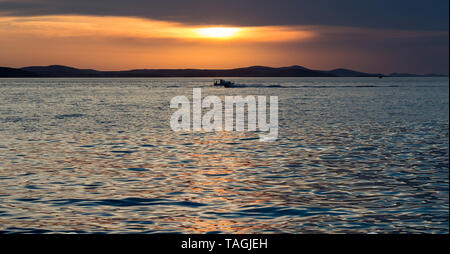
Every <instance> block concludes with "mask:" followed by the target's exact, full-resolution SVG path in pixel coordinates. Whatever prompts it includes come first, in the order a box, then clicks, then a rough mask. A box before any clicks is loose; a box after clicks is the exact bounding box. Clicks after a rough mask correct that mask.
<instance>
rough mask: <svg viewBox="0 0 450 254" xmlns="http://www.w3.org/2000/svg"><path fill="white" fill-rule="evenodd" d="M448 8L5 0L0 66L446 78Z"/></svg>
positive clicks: (296, 0) (258, 1) (436, 3)
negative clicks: (262, 68)
mask: <svg viewBox="0 0 450 254" xmlns="http://www.w3.org/2000/svg"><path fill="white" fill-rule="evenodd" d="M448 12H449V1H448V0H431V1H422V0H410V1H405V0H397V1H386V0H381V1H360V0H345V1H342V0H340V1H334V0H333V1H331V0H316V1H302V0H279V1H269V0H247V1H244V0H240V1H238V0H227V1H212V0H192V1H175V0H152V1H138V0H127V1H118V0H108V1H106V0H100V1H88V0H78V1H67V0H0V34H1V35H0V66H8V67H24V66H31V65H52V64H62V65H68V66H73V67H78V68H94V69H99V70H125V69H140V68H207V69H211V68H234V67H244V66H251V65H266V66H274V67H279V66H289V65H302V66H305V67H308V68H312V69H323V70H328V69H334V68H338V67H339V68H340V67H342V68H350V69H355V70H359V71H365V72H381V73H392V72H409V73H418V74H422V73H441V74H448V68H449V47H448V43H449V32H448V29H449V23H448V18H449V17H448Z"/></svg>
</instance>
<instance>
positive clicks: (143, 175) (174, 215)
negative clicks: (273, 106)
mask: <svg viewBox="0 0 450 254" xmlns="http://www.w3.org/2000/svg"><path fill="white" fill-rule="evenodd" d="M234 80H235V81H236V82H238V83H242V84H247V87H244V88H234V89H224V88H213V87H211V82H212V80H211V79H201V78H199V79H188V78H183V79H0V186H1V187H0V231H1V232H8V233H15V232H20V233H25V232H31V233H47V232H48V233H53V232H58V233H61V232H62V233H64V232H79V233H97V232H104V233H122V232H131V233H396V232H409V233H418V232H420V233H448V232H449V210H448V209H449V205H448V204H449V192H448V191H449V182H448V177H449V174H448V170H449V133H448V127H449V126H448V124H449V98H448V96H449V80H448V78H385V79H376V78H339V79H337V78H283V79H279V78H258V79H234ZM194 87H201V88H203V89H202V92H203V95H204V96H206V95H217V96H224V95H243V96H244V95H267V96H269V95H275V96H279V138H278V140H277V141H275V142H259V139H258V133H255V132H211V133H206V132H200V133H198V132H197V133H174V132H172V130H171V129H170V127H169V119H170V116H171V114H172V113H173V112H174V110H173V109H170V108H169V101H170V99H171V98H172V97H173V96H176V95H187V96H192V88H194Z"/></svg>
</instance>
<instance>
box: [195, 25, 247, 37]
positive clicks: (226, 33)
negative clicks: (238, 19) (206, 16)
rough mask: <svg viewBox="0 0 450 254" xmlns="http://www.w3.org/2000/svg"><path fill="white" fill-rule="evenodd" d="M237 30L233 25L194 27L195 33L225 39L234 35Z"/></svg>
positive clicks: (200, 35)
mask: <svg viewBox="0 0 450 254" xmlns="http://www.w3.org/2000/svg"><path fill="white" fill-rule="evenodd" d="M239 30H240V29H239V28H233V27H208V28H198V29H195V33H196V34H197V35H198V36H199V37H204V38H216V39H227V38H231V37H233V36H235V35H236V34H237V33H238V32H239Z"/></svg>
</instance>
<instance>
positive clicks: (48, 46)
mask: <svg viewBox="0 0 450 254" xmlns="http://www.w3.org/2000/svg"><path fill="white" fill-rule="evenodd" d="M0 33H1V34H2V36H1V37H0V46H1V47H2V48H4V49H5V48H6V50H2V51H0V66H9V67H23V66H30V65H51V64H62V65H69V66H73V67H78V68H94V69H100V70H123V69H134V68H186V67H188V68H232V67H242V66H250V65H263V64H264V65H270V66H274V65H278V66H282V65H285V64H291V65H293V64H297V63H298V62H297V61H296V60H295V59H292V60H290V61H286V59H285V58H286V54H280V52H278V51H277V49H276V48H277V47H278V48H280V47H282V44H283V43H286V42H290V41H307V40H309V39H312V38H314V37H316V36H317V34H316V33H315V32H313V29H311V28H308V27H294V26H293V27H289V26H284V27H281V26H259V27H227V26H200V25H188V24H183V23H177V22H169V21H160V20H150V19H143V18H136V17H115V16H106V17H105V16H102V17H99V16H80V15H58V16H56V15H48V16H34V17H0ZM271 49H272V50H271ZM288 56H290V57H291V58H292V54H288ZM218 59H220V61H218Z"/></svg>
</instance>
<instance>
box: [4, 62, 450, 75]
mask: <svg viewBox="0 0 450 254" xmlns="http://www.w3.org/2000/svg"><path fill="white" fill-rule="evenodd" d="M436 76H445V75H440V74H425V75H418V74H407V73H393V74H390V75H384V74H381V73H364V72H359V71H354V70H349V69H343V68H338V69H334V70H328V71H326V70H312V69H308V68H305V67H303V66H299V65H294V66H288V67H277V68H274V67H267V66H250V67H243V68H234V69H134V70H124V71H99V70H94V69H78V68H73V67H69V66H63V65H50V66H29V67H23V68H9V67H0V77H11V78H30V77H49V78H50V77H67V78H69V77H72V78H76V77H93V78H94V77H148V78H151V77H436Z"/></svg>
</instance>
